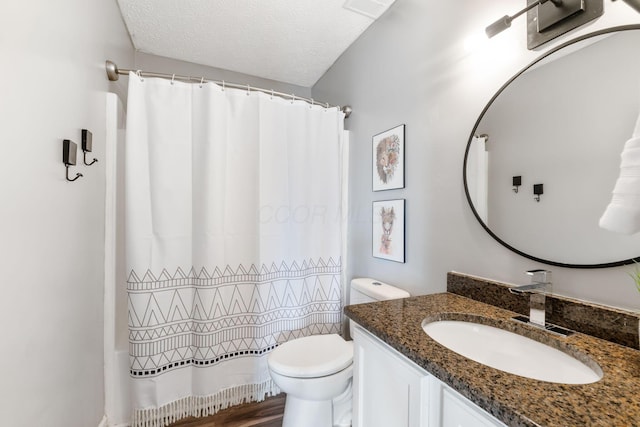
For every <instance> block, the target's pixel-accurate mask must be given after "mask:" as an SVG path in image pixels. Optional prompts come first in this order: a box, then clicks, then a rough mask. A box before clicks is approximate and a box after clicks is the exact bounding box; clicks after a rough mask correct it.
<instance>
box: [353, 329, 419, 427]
mask: <svg viewBox="0 0 640 427" xmlns="http://www.w3.org/2000/svg"><path fill="white" fill-rule="evenodd" d="M428 378H429V375H428V374H427V372H426V371H424V370H423V369H421V368H419V367H418V366H417V365H416V364H414V363H412V362H411V361H409V360H408V359H406V358H405V357H404V356H402V355H401V354H400V353H398V352H397V351H395V350H394V349H392V348H391V347H389V346H388V345H386V344H384V343H383V342H381V341H380V340H378V339H377V338H375V337H373V336H372V335H370V334H369V333H368V332H366V331H364V330H363V329H362V328H360V327H356V328H354V370H353V401H354V407H353V426H354V427H427V426H428V416H427V415H428V413H427V410H428V407H429V399H428V391H429V384H428Z"/></svg>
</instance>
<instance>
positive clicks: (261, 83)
mask: <svg viewBox="0 0 640 427" xmlns="http://www.w3.org/2000/svg"><path fill="white" fill-rule="evenodd" d="M122 67H123V68H129V67H125V66H122ZM133 68H135V69H140V70H143V71H156V72H160V73H168V74H174V73H175V74H180V75H184V76H197V77H204V78H205V79H207V78H208V79H211V80H224V81H227V82H233V83H239V84H248V85H251V86H255V87H260V88H263V89H273V90H274V91H276V92H282V93H293V94H295V95H296V96H302V97H305V98H308V97H310V96H311V88H307V87H302V86H296V85H291V84H287V83H282V82H279V81H276V80H269V79H263V78H260V77H255V76H251V75H249V74H242V73H236V72H234V71H228V70H223V69H221V68H214V67H209V66H206V65H200V64H194V63H191V62H185V61H179V60H176V59H171V58H165V57H162V56H156V55H151V54H148V53H142V52H136V58H135V67H133ZM256 71H257V70H256Z"/></svg>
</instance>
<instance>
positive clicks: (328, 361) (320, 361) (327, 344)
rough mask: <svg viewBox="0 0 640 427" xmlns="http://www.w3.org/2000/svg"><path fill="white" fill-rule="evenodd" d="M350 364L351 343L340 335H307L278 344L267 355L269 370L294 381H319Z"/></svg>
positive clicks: (351, 356)
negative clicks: (298, 379)
mask: <svg viewBox="0 0 640 427" xmlns="http://www.w3.org/2000/svg"><path fill="white" fill-rule="evenodd" d="M352 362H353V343H352V342H347V341H345V340H344V339H342V337H341V336H340V335H337V334H329V335H311V336H308V337H303V338H297V339H294V340H292V341H288V342H286V343H284V344H281V345H280V346H278V348H276V349H275V350H273V351H272V352H271V354H270V355H269V367H270V369H271V370H272V371H274V372H275V373H277V374H280V375H284V376H287V377H295V378H319V377H324V376H328V375H332V374H335V373H336V372H339V371H341V370H343V369H345V368H347V367H348V366H349V365H351V363H352Z"/></svg>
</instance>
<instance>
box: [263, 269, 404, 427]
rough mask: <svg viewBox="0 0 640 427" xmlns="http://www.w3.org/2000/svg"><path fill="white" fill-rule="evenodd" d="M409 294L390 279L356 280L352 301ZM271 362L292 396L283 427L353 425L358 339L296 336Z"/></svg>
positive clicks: (276, 378) (279, 382)
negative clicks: (354, 364) (383, 281)
mask: <svg viewBox="0 0 640 427" xmlns="http://www.w3.org/2000/svg"><path fill="white" fill-rule="evenodd" d="M409 296H410V295H409V293H408V292H406V291H403V290H402V289H399V288H396V287H394V286H390V285H387V284H386V283H382V282H379V281H377V280H374V279H368V278H358V279H353V280H352V281H351V288H350V291H349V303H350V304H361V303H365V302H374V301H383V300H390V299H399V298H407V297H409ZM349 328H350V329H349V330H350V332H351V331H352V328H353V322H351V321H349ZM268 365H269V373H270V374H271V378H272V379H273V381H274V382H275V383H276V384H277V385H278V387H280V389H281V390H282V391H283V392H284V393H286V394H287V398H286V401H285V407H284V417H283V420H282V427H300V426H305V427H349V426H351V378H352V376H353V342H351V341H345V340H344V339H343V338H342V337H341V336H340V335H337V334H327V335H311V336H308V337H303V338H297V339H294V340H291V341H288V342H286V343H284V344H281V345H280V346H278V347H277V348H276V349H275V350H273V351H272V352H271V354H270V355H269V359H268Z"/></svg>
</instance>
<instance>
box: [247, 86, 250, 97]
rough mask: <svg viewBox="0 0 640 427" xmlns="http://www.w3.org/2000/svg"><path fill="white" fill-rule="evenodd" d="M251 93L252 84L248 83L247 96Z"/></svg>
mask: <svg viewBox="0 0 640 427" xmlns="http://www.w3.org/2000/svg"><path fill="white" fill-rule="evenodd" d="M250 94H251V86H249V85H247V96H249V95H250Z"/></svg>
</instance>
